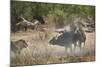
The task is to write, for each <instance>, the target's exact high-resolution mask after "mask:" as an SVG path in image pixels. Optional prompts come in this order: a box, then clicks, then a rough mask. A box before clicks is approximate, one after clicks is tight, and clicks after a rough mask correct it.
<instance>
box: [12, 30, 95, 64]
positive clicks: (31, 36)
mask: <svg viewBox="0 0 100 67" xmlns="http://www.w3.org/2000/svg"><path fill="white" fill-rule="evenodd" d="M52 33H53V32H51V31H49V32H41V31H28V32H17V33H11V41H16V40H19V39H24V40H25V41H26V42H27V44H28V47H27V48H25V49H23V50H22V51H21V54H20V55H18V56H17V57H16V58H15V59H12V58H11V64H15V65H32V64H51V63H68V62H81V61H82V62H85V61H94V60H95V33H94V32H92V33H85V34H86V45H85V47H84V48H83V49H82V52H79V53H78V54H79V55H78V54H77V53H76V54H75V55H74V56H67V55H66V54H65V47H63V46H58V45H51V44H49V42H48V41H49V40H50V38H51V37H52V36H53V35H54V34H52ZM77 49H78V48H77Z"/></svg>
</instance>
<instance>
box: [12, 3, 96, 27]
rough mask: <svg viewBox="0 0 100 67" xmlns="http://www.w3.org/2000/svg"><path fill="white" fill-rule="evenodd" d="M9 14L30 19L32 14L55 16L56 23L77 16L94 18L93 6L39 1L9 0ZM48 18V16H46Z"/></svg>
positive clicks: (62, 22)
mask: <svg viewBox="0 0 100 67" xmlns="http://www.w3.org/2000/svg"><path fill="white" fill-rule="evenodd" d="M11 15H14V16H20V15H23V16H24V17H25V18H26V19H28V20H32V19H33V18H34V16H42V17H48V16H52V17H55V19H54V20H53V21H54V22H55V23H56V24H58V25H60V24H65V23H68V22H72V21H73V20H74V19H75V18H77V17H85V18H87V17H92V18H93V19H95V7H94V6H85V5H73V4H63V5H62V4H52V3H40V2H22V1H11ZM48 19H50V18H48Z"/></svg>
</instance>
